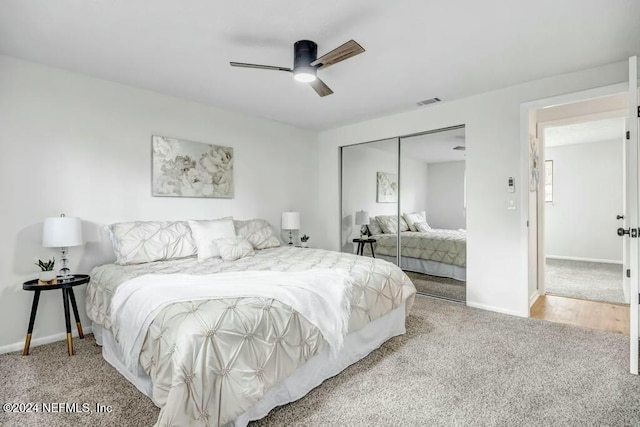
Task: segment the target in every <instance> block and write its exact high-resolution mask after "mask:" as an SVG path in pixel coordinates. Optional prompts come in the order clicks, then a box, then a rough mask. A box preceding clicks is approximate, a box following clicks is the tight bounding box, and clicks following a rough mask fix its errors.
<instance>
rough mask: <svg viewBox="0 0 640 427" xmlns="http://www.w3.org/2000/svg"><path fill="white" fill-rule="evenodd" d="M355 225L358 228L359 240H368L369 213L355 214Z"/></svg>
mask: <svg viewBox="0 0 640 427" xmlns="http://www.w3.org/2000/svg"><path fill="white" fill-rule="evenodd" d="M356 225H359V226H360V239H363V240H364V239H368V238H369V212H367V211H360V212H356Z"/></svg>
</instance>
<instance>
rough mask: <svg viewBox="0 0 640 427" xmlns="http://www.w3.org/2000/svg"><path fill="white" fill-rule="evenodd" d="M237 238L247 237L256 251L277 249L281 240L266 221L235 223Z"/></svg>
mask: <svg viewBox="0 0 640 427" xmlns="http://www.w3.org/2000/svg"><path fill="white" fill-rule="evenodd" d="M233 224H234V225H235V229H236V236H241V237H245V238H246V239H247V240H248V241H249V242H250V243H251V245H253V248H254V249H268V248H277V247H278V246H280V240H278V237H277V236H276V235H275V233H274V232H273V229H272V228H271V225H269V223H268V222H267V221H265V220H264V219H250V220H248V221H235V220H234V221H233Z"/></svg>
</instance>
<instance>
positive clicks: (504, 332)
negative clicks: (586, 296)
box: [0, 297, 640, 426]
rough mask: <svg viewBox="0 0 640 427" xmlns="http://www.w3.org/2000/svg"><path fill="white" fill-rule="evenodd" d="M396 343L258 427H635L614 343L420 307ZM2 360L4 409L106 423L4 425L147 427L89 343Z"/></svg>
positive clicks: (60, 420) (152, 412)
mask: <svg viewBox="0 0 640 427" xmlns="http://www.w3.org/2000/svg"><path fill="white" fill-rule="evenodd" d="M407 328H408V331H407V334H406V335H404V336H401V337H396V338H394V339H392V340H390V341H388V342H387V343H386V344H384V345H383V346H382V347H381V348H380V349H378V350H376V351H375V352H373V353H372V354H371V355H369V356H368V357H367V358H365V359H364V360H362V361H360V362H358V363H357V364H355V365H353V366H351V367H349V368H347V369H346V370H345V371H344V372H342V373H341V374H340V375H338V376H336V377H334V378H332V379H329V380H327V381H325V382H324V383H323V384H322V385H321V386H320V387H318V388H316V389H314V390H313V391H311V392H310V393H309V394H308V395H307V396H305V397H304V398H302V399H300V400H299V401H297V402H294V403H292V404H289V405H286V406H284V407H282V408H278V409H275V410H274V411H272V413H271V414H270V415H269V416H268V417H267V418H265V419H263V420H261V421H259V422H258V423H256V424H257V425H273V426H281V425H349V426H350V425H379V426H385V425H465V426H466V425H504V426H506V425H532V426H538V425H638V424H639V423H640V378H638V377H635V376H632V375H630V374H629V373H628V365H629V357H628V340H627V339H626V338H625V337H624V336H622V335H618V334H613V333H605V332H598V331H593V330H588V329H581V328H576V327H572V326H567V325H560V324H554V323H548V322H544V321H540V320H534V319H522V318H517V317H512V316H507V315H501V314H496V313H490V312H487V311H482V310H476V309H472V308H468V307H465V306H462V305H460V304H454V303H450V302H447V301H443V300H436V299H430V298H425V297H417V299H416V305H415V308H414V310H413V312H412V314H411V316H410V317H409V319H408V322H407ZM76 343H77V347H76V350H77V355H76V356H74V357H71V358H69V357H68V356H66V354H65V344H64V342H60V343H55V344H51V345H46V346H41V347H36V348H34V349H33V351H32V354H31V355H30V356H28V357H22V356H20V354H19V353H13V354H6V355H2V356H0V401H2V402H41V401H45V402H79V403H83V402H88V403H90V404H91V405H93V404H95V403H96V402H98V403H101V404H106V405H112V406H113V412H112V413H111V414H92V415H84V414H50V415H45V414H3V413H0V425H2V426H36V425H39V426H61V425H73V426H82V425H98V426H107V425H109V426H110V425H118V426H146V425H152V424H153V423H154V421H155V419H156V417H157V414H158V409H157V408H155V407H154V405H153V404H152V403H151V401H150V400H149V399H147V398H146V397H144V396H143V395H141V394H140V393H139V392H138V391H137V390H136V389H135V388H134V387H133V386H131V385H129V383H128V382H127V381H126V380H124V379H123V378H122V377H121V376H120V375H119V374H118V373H117V372H116V371H115V370H114V369H113V368H111V367H110V366H109V365H108V364H107V363H106V362H104V361H103V360H102V358H101V355H100V350H99V348H97V347H95V345H94V343H93V340H92V339H91V338H88V339H86V340H83V341H80V340H76Z"/></svg>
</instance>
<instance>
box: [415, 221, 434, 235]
mask: <svg viewBox="0 0 640 427" xmlns="http://www.w3.org/2000/svg"><path fill="white" fill-rule="evenodd" d="M413 226H414V227H415V228H416V231H420V232H422V233H426V232H427V231H431V227H429V224H427V223H426V222H414V223H413Z"/></svg>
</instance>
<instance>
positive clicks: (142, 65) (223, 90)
mask: <svg viewBox="0 0 640 427" xmlns="http://www.w3.org/2000/svg"><path fill="white" fill-rule="evenodd" d="M0 11H1V13H0V53H4V54H7V55H11V56H15V57H19V58H24V59H27V60H31V61H35V62H39V63H42V64H47V65H51V66H55V67H59V68H63V69H67V70H71V71H75V72H80V73H84V74H88V75H92V76H96V77H100V78H104V79H108V80H113V81H117V82H121V83H125V84H129V85H134V86H138V87H142V88H146V89H150V90H153V91H157V92H161V93H165V94H169V95H175V96H178V97H182V98H187V99H192V100H196V101H200V102H204V103H208V104H212V105H217V106H220V107H222V108H226V109H231V110H236V111H241V112H244V113H247V114H251V115H255V116H259V117H264V118H268V119H272V120H276V121H280V122H285V123H290V124H293V125H296V126H300V127H304V128H310V129H325V128H329V127H333V126H336V125H339V124H345V123H350V122H355V121H359V120H363V119H368V118H372V117H377V116H381V115H385V114H389V113H393V112H400V111H407V110H411V109H414V108H418V107H416V106H415V102H416V101H420V100H423V99H426V98H431V97H435V96H437V97H440V98H442V99H443V100H444V102H447V101H448V100H452V99H455V98H460V97H464V96H469V95H472V94H476V93H481V92H485V91H488V90H492V89H497V88H500V87H505V86H509V85H513V84H517V83H522V82H526V81H530V80H535V79H539V78H543V77H547V76H551V75H555V74H558V73H565V72H570V71H576V70H581V69H585V68H590V67H594V66H598V65H603V64H607V63H612V62H616V61H621V60H624V59H626V58H627V57H628V56H631V55H633V54H638V53H640V25H638V22H639V21H640V1H637V0H616V1H606V0H562V1H558V0H539V1H536V2H520V1H506V0H484V1H473V0H466V1H460V0H458V1H456V0H449V1H439V2H436V1H424V0H405V1H395V2H391V1H382V0H376V1H371V0H351V1H348V2H345V1H339V0H324V1H321V2H317V1H316V2H309V1H301V0H296V1H289V0H287V1H284V0H274V1H264V0H245V1H236V2H231V1H227V2H222V1H211V0H188V1H175V0H136V1H131V0H56V1H51V0H28V1H26V0H0ZM300 39H311V40H314V41H315V42H317V43H318V53H319V54H320V55H321V54H323V53H325V52H327V51H329V50H331V49H333V48H335V47H337V46H338V45H340V44H342V43H343V42H345V41H347V40H349V39H354V40H356V41H357V42H359V43H360V44H361V45H362V46H363V47H364V48H365V49H366V52H365V53H363V54H361V55H358V56H356V57H354V58H352V59H349V60H347V61H345V62H343V63H340V64H337V65H334V66H332V67H330V68H328V69H326V70H322V71H320V76H321V78H322V79H323V80H324V81H325V82H326V83H327V84H328V85H329V86H330V87H331V88H332V89H333V90H334V91H335V94H333V95H330V96H327V97H324V98H320V97H318V96H317V95H316V93H315V92H314V91H313V90H312V89H311V88H310V87H308V86H307V85H306V84H303V83H298V82H296V81H295V80H293V78H292V77H291V76H290V75H289V74H288V73H283V72H276V71H262V70H254V69H234V68H231V67H230V66H229V61H238V62H252V63H259V64H267V65H280V66H286V67H290V66H291V65H292V46H293V43H294V42H295V41H296V40H300ZM422 108H429V107H422Z"/></svg>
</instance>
